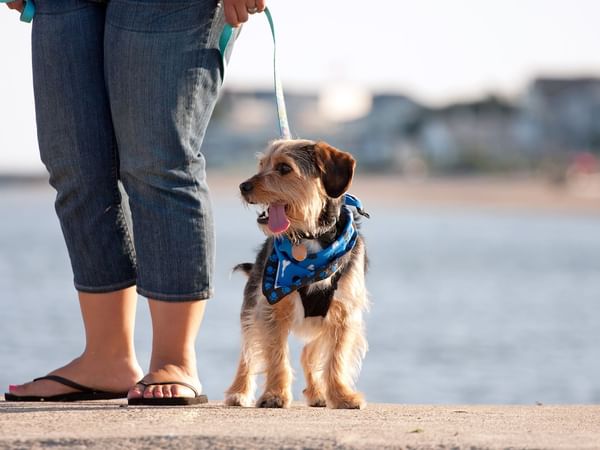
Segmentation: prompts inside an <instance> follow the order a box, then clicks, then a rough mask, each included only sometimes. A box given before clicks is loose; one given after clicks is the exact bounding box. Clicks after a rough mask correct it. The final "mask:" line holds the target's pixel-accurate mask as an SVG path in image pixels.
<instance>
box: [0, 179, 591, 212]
mask: <svg viewBox="0 0 600 450" xmlns="http://www.w3.org/2000/svg"><path fill="white" fill-rule="evenodd" d="M252 173H253V169H252V168H249V169H239V168H238V169H229V170H227V169H210V168H209V169H208V172H207V178H208V184H209V188H210V190H211V193H212V194H213V196H214V197H216V198H225V199H232V200H235V199H239V191H238V185H239V184H240V183H241V182H242V181H244V180H245V179H246V178H248V177H249V176H251V175H252ZM17 189H19V190H20V189H36V190H41V191H43V190H49V189H50V187H49V185H48V182H47V177H46V176H45V175H43V176H42V175H40V176H23V177H22V176H18V175H14V176H5V175H0V195H1V194H2V193H3V192H6V190H17ZM350 190H351V192H352V193H354V194H355V195H357V196H358V197H360V198H361V199H362V200H363V202H364V203H365V204H367V205H375V206H378V205H381V206H384V207H398V208H402V207H411V208H413V207H416V208H421V207H422V208H438V207H439V208H474V209H485V210H511V209H512V210H521V211H531V212H557V213H575V214H579V213H581V214H594V215H597V214H600V189H595V190H592V191H585V190H582V189H580V188H579V186H577V185H568V184H562V185H553V184H550V183H549V182H548V181H547V180H544V179H541V178H537V177H524V176H519V177H518V176H512V177H494V176H487V175H486V176H461V177H432V178H424V179H418V180H417V179H408V178H405V177H401V176H396V175H390V174H386V175H378V174H372V173H368V174H360V173H359V174H357V175H356V176H355V179H354V181H353V184H352V187H351V189H350Z"/></svg>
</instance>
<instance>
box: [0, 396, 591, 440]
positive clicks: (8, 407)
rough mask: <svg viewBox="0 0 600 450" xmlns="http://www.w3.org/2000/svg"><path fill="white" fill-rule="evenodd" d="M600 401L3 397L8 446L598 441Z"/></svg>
mask: <svg viewBox="0 0 600 450" xmlns="http://www.w3.org/2000/svg"><path fill="white" fill-rule="evenodd" d="M599 417H600V406H543V405H539V406H473V405H457V406H416V405H391V404H372V405H369V406H368V407H367V409H365V410H361V411H356V410H328V409H323V408H308V407H306V406H303V405H301V404H300V403H294V405H293V406H292V407H291V408H290V409H287V410H279V409H277V410H274V409H255V408H232V407H225V406H223V405H222V403H220V402H211V403H209V404H208V405H205V406H198V407H184V408H173V407H171V408H169V407H163V408H150V407H127V406H126V404H125V402H124V401H106V402H92V403H85V404H84V403H78V404H60V403H48V404H34V403H23V404H18V403H4V402H0V449H16V448H19V449H25V448H28V449H40V448H52V449H54V450H59V449H67V448H78V449H81V448H88V449H104V448H110V449H121V448H122V449H150V448H164V449H167V448H168V449H184V448H197V449H209V448H210V449H265V448H269V449H306V448H315V449H414V450H416V449H437V450H443V449H457V450H458V449H469V450H475V449H507V448H510V449H561V450H562V449H573V450H576V449H577V450H586V449H590V450H591V449H598V448H600V420H598V419H599Z"/></svg>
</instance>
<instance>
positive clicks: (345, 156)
mask: <svg viewBox="0 0 600 450" xmlns="http://www.w3.org/2000/svg"><path fill="white" fill-rule="evenodd" d="M315 154H316V161H317V166H318V168H319V170H320V171H321V182H322V183H323V186H324V187H325V192H327V195H329V196H330V197H333V198H338V197H339V196H340V195H342V194H343V193H344V192H346V191H347V190H348V188H349V187H350V183H351V182H352V177H353V175H354V167H355V166H356V161H355V160H354V158H353V157H352V155H351V154H350V153H346V152H343V151H341V150H338V149H336V148H334V147H332V146H331V145H329V144H327V143H325V142H317V143H316V144H315Z"/></svg>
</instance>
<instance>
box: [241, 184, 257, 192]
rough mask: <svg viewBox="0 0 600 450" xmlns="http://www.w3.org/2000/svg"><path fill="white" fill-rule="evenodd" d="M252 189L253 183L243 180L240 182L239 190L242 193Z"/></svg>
mask: <svg viewBox="0 0 600 450" xmlns="http://www.w3.org/2000/svg"><path fill="white" fill-rule="evenodd" d="M252 189H254V185H253V184H252V183H251V182H250V181H244V182H243V183H242V184H240V192H241V193H242V194H247V193H249V192H250V191H252Z"/></svg>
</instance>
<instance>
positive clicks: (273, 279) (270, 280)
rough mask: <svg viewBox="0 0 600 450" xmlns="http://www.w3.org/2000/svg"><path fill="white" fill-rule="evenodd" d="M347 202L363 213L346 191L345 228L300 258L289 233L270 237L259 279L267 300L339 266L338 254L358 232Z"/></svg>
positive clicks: (346, 249) (351, 243) (273, 300)
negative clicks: (269, 249)
mask: <svg viewBox="0 0 600 450" xmlns="http://www.w3.org/2000/svg"><path fill="white" fill-rule="evenodd" d="M350 206H352V207H355V208H356V209H357V211H358V212H359V213H361V214H363V215H366V213H364V211H363V210H362V204H361V202H360V200H359V199H358V198H356V197H354V196H353V195H350V194H345V195H344V204H343V205H342V211H341V215H342V216H344V219H343V220H345V223H346V224H345V226H344V229H343V230H342V232H341V233H340V235H339V236H338V237H337V238H336V239H335V240H334V241H333V242H332V243H331V244H330V245H329V246H328V247H325V248H323V249H321V250H319V251H318V252H317V253H309V254H308V255H307V256H306V258H305V259H304V260H302V261H296V260H295V259H294V257H293V256H292V242H291V241H290V240H289V238H288V237H286V236H279V237H276V238H275V239H274V240H273V250H272V252H271V255H270V256H269V258H268V259H267V264H266V266H265V271H264V273H263V283H262V291H263V294H264V295H265V297H266V298H267V301H268V302H269V303H270V304H272V305H273V304H275V303H277V302H278V301H279V300H281V299H282V298H283V297H285V296H286V295H288V294H290V293H292V292H294V291H297V290H298V289H300V288H301V287H303V286H308V285H310V284H312V283H314V282H315V281H320V280H324V279H326V278H329V277H330V276H332V275H333V274H334V273H335V272H336V271H337V270H338V264H337V263H338V260H339V258H340V257H341V256H343V255H345V254H346V253H348V252H349V251H350V250H352V249H353V248H354V244H355V243H356V237H357V236H358V231H357V229H356V224H355V223H354V215H353V213H352V210H351V209H350V208H349V207H350Z"/></svg>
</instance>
